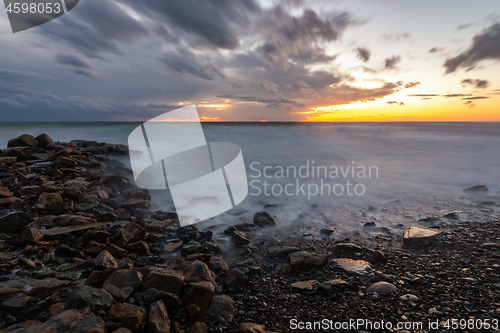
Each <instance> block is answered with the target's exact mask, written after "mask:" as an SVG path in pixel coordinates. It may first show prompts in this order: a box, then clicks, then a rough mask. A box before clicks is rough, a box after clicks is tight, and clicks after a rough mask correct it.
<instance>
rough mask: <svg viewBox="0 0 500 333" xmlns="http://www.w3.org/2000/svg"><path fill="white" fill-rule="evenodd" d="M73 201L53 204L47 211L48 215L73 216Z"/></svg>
mask: <svg viewBox="0 0 500 333" xmlns="http://www.w3.org/2000/svg"><path fill="white" fill-rule="evenodd" d="M74 207H75V206H74V203H73V201H63V202H60V201H57V202H53V203H51V204H50V205H49V208H48V209H47V213H49V214H52V215H63V214H71V213H72V212H73V209H74Z"/></svg>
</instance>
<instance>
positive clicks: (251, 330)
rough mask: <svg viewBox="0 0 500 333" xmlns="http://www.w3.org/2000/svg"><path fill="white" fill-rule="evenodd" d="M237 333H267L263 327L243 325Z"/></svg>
mask: <svg viewBox="0 0 500 333" xmlns="http://www.w3.org/2000/svg"><path fill="white" fill-rule="evenodd" d="M237 333H265V328H264V326H263V325H257V324H253V323H243V324H241V325H240V327H239V328H238V332H237Z"/></svg>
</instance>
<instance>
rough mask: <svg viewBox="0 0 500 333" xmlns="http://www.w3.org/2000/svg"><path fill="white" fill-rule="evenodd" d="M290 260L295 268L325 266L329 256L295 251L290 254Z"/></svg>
mask: <svg viewBox="0 0 500 333" xmlns="http://www.w3.org/2000/svg"><path fill="white" fill-rule="evenodd" d="M288 260H289V261H290V265H292V268H293V269H294V270H297V269H303V268H311V267H324V266H326V264H328V256H326V255H318V254H311V253H309V252H306V251H299V252H294V253H292V254H290V255H289V256H288Z"/></svg>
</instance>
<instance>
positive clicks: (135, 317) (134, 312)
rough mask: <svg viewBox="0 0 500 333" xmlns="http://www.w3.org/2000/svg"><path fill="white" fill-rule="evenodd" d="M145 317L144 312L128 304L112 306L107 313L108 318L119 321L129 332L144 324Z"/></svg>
mask: <svg viewBox="0 0 500 333" xmlns="http://www.w3.org/2000/svg"><path fill="white" fill-rule="evenodd" d="M146 316H147V314H146V310H144V309H143V308H141V307H139V306H136V305H133V304H129V303H124V304H121V303H118V304H114V305H113V306H112V307H111V309H110V310H109V312H108V317H109V318H111V319H115V320H119V321H120V322H121V323H122V325H123V326H125V327H126V328H128V329H129V330H131V331H135V330H137V329H139V328H140V327H141V325H142V324H143V323H144V322H145V320H146Z"/></svg>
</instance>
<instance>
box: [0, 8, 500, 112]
mask: <svg viewBox="0 0 500 333" xmlns="http://www.w3.org/2000/svg"><path fill="white" fill-rule="evenodd" d="M0 45H1V49H0V121H21V120H26V121H39V120H48V121H57V120H89V121H101V120H134V121H135V120H146V119H150V118H152V117H154V116H157V115H159V114H162V113H164V112H166V111H168V110H172V109H176V108H179V107H181V106H182V105H188V104H193V103H195V104H196V105H197V106H198V109H199V113H200V115H201V116H202V117H203V119H205V120H206V121H500V106H499V105H500V6H498V0H482V1H461V0H442V1H435V0H432V1H430V0H420V1H406V0H385V1H384V0H323V1H321V0H316V1H313V0H311V1H306V0H303V1H302V0H283V1H267V0H260V1H259V0H182V1H178V0H164V1H160V0H117V1H113V0H81V1H80V3H79V5H78V6H77V7H75V8H74V9H73V10H72V11H71V12H69V13H67V14H66V15H64V16H62V17H61V18H59V19H56V20H53V21H51V22H48V23H46V24H44V25H41V26H39V27H35V28H32V29H30V30H26V31H22V32H19V33H15V34H13V33H12V31H11V28H10V24H9V21H8V18H7V14H6V11H5V9H4V8H3V7H2V8H0Z"/></svg>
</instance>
